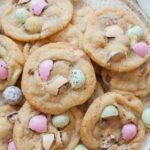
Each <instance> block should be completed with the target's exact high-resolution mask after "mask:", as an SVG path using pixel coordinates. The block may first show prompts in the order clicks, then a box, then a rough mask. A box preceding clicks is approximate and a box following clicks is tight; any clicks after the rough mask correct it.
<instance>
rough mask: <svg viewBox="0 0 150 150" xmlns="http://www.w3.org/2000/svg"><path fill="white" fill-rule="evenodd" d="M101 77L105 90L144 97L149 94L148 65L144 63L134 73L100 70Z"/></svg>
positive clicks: (149, 67)
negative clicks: (126, 92)
mask: <svg viewBox="0 0 150 150" xmlns="http://www.w3.org/2000/svg"><path fill="white" fill-rule="evenodd" d="M101 76H102V79H103V82H104V84H105V86H106V88H107V90H110V91H111V90H121V91H128V92H132V93H134V94H135V95H136V96H140V97H145V96H147V95H148V94H149V93H150V88H149V87H150V64H149V62H147V63H144V64H143V65H141V66H140V67H139V68H137V69H136V70H134V71H130V72H125V73H116V72H113V71H108V70H104V69H102V70H101Z"/></svg>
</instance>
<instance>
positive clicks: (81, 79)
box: [70, 69, 85, 89]
mask: <svg viewBox="0 0 150 150" xmlns="http://www.w3.org/2000/svg"><path fill="white" fill-rule="evenodd" d="M70 83H71V86H72V88H73V89H78V88H80V87H82V86H83V85H84V83H85V75H84V73H83V72H82V71H81V70H79V69H73V70H72V71H71V80H70Z"/></svg>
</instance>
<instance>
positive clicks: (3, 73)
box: [0, 59, 8, 80]
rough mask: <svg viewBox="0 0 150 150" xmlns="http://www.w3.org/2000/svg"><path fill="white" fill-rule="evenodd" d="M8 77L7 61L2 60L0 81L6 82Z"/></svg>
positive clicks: (0, 63) (0, 62) (0, 60)
mask: <svg viewBox="0 0 150 150" xmlns="http://www.w3.org/2000/svg"><path fill="white" fill-rule="evenodd" d="M7 77H8V68H7V64H6V63H5V61H3V60H2V59H0V80H6V79H7Z"/></svg>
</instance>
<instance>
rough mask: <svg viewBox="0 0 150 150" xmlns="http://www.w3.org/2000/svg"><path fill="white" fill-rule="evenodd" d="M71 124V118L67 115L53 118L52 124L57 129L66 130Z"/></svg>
mask: <svg viewBox="0 0 150 150" xmlns="http://www.w3.org/2000/svg"><path fill="white" fill-rule="evenodd" d="M69 122H70V118H69V116H68V115H67V114H61V115H57V116H54V117H53V118H52V124H53V125H54V126H55V127H56V128H64V127H65V126H67V125H68V124H69Z"/></svg>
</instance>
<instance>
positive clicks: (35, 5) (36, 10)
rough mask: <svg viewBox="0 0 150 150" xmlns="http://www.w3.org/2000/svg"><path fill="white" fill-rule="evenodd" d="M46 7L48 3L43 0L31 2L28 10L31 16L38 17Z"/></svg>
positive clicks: (32, 0)
mask: <svg viewBox="0 0 150 150" xmlns="http://www.w3.org/2000/svg"><path fill="white" fill-rule="evenodd" d="M46 6H48V3H47V2H46V1H45V0H38V2H37V0H31V1H30V3H29V10H30V12H31V13H32V14H33V15H40V14H41V13H42V11H43V10H44V8H45V7H46Z"/></svg>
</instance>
